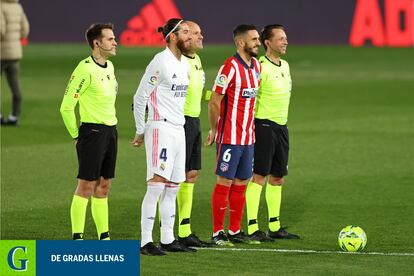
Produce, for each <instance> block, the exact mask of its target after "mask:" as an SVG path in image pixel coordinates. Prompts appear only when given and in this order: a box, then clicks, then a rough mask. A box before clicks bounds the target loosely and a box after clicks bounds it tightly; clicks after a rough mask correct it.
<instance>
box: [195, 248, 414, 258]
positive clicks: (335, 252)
mask: <svg viewBox="0 0 414 276" xmlns="http://www.w3.org/2000/svg"><path fill="white" fill-rule="evenodd" d="M197 249H198V250H215V251H252V252H278V253H316V254H352V255H379V256H400V257H402V256H406V257H407V256H408V257H414V253H398V252H343V251H328V250H306V249H270V248H257V249H252V248H217V247H213V248H197Z"/></svg>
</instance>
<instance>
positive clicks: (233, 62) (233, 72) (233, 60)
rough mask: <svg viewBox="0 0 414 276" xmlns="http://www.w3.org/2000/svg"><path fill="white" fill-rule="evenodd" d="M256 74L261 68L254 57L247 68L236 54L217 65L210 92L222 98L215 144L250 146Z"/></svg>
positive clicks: (252, 134) (252, 135)
mask: <svg viewBox="0 0 414 276" xmlns="http://www.w3.org/2000/svg"><path fill="white" fill-rule="evenodd" d="M260 71H261V66H260V63H259V61H258V60H257V59H256V58H252V62H251V66H248V65H247V64H246V63H245V62H244V61H243V59H242V58H241V57H240V55H239V54H236V55H234V56H232V57H230V58H228V59H227V60H226V61H225V62H224V64H223V65H222V66H221V68H220V70H219V72H218V74H217V78H216V81H215V83H214V86H213V91H214V92H216V93H218V94H221V95H224V98H223V100H222V101H221V107H220V117H219V119H218V127H217V133H216V139H215V142H216V143H219V144H231V145H251V144H254V142H255V140H256V139H255V135H254V112H255V107H256V95H257V91H258V90H259V83H260Z"/></svg>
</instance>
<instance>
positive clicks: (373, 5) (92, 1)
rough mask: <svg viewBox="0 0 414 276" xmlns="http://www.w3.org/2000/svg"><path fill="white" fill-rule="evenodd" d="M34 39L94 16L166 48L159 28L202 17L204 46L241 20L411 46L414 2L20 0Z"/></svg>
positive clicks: (297, 39) (298, 33) (121, 36)
mask: <svg viewBox="0 0 414 276" xmlns="http://www.w3.org/2000/svg"><path fill="white" fill-rule="evenodd" d="M22 5H23V6H24V8H25V10H26V13H27V15H28V17H29V20H30V22H31V34H30V38H29V39H30V41H33V42H80V41H83V39H84V37H83V32H84V30H85V29H86V28H87V27H88V26H89V24H90V23H92V22H96V21H103V22H113V23H114V24H115V27H116V33H117V36H118V40H119V41H120V42H121V44H123V45H129V46H134V45H147V46H153V45H162V43H163V42H162V38H161V37H160V35H159V34H157V33H156V32H155V29H156V27H158V26H160V25H162V24H163V23H164V22H165V21H166V20H167V19H169V18H172V17H183V18H186V19H191V20H194V21H197V22H198V23H199V24H200V26H201V27H202V29H203V32H204V37H205V42H206V43H231V42H232V39H231V32H232V29H233V28H234V27H235V26H236V25H238V24H241V23H245V24H255V25H256V26H257V27H258V28H262V27H263V26H264V25H266V24H271V23H279V24H283V25H285V26H286V29H287V31H288V34H289V41H290V42H291V43H294V44H350V45H352V46H364V45H373V46H379V47H381V46H396V47H412V46H413V44H414V30H413V25H414V19H413V13H414V0H335V1H332V0H313V1H306V0H258V1H251V0H228V1H223V0H209V1H195V0H147V1H142V0H141V1H140V0H123V1H113V0H88V1H82V0H72V1H48V0H36V1H29V0H22Z"/></svg>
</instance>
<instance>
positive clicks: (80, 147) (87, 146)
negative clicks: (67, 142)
mask: <svg viewBox="0 0 414 276" xmlns="http://www.w3.org/2000/svg"><path fill="white" fill-rule="evenodd" d="M76 151H77V154H78V162H79V172H78V178H79V179H84V180H88V181H93V180H98V179H99V178H100V177H101V176H102V177H103V178H105V179H110V178H114V176H115V163H116V155H117V151H118V132H117V130H116V126H106V125H101V124H90V123H82V125H81V126H80V128H79V137H78V142H77V143H76Z"/></svg>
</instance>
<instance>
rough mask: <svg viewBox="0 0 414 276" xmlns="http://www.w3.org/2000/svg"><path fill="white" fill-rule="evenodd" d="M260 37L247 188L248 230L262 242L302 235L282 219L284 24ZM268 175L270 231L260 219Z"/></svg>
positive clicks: (286, 80)
mask: <svg viewBox="0 0 414 276" xmlns="http://www.w3.org/2000/svg"><path fill="white" fill-rule="evenodd" d="M260 40H261V43H262V45H263V46H264V48H265V50H266V54H265V55H264V56H262V57H260V59H259V60H260V63H261V65H262V72H261V74H260V88H259V92H258V96H257V103H256V114H255V133H256V144H255V152H254V168H253V177H252V180H251V181H250V182H249V184H248V186H247V190H246V208H247V220H248V228H247V230H248V234H249V237H250V238H252V239H254V240H258V241H261V242H270V241H273V240H274V239H298V238H299V236H298V235H296V234H292V233H289V232H287V231H286V229H285V228H283V227H281V225H280V219H279V215H280V204H281V198H282V184H283V182H284V179H283V177H284V176H285V175H287V173H288V153H289V133H288V128H287V125H286V123H287V119H288V109H289V101H290V95H291V90H292V79H291V77H290V70H289V64H288V63H287V61H285V60H283V59H281V58H280V57H281V56H282V55H284V54H286V48H287V45H288V41H287V36H286V33H285V31H284V28H283V26H282V25H277V24H274V25H268V26H266V27H264V29H263V30H262V32H261V35H260ZM269 139H270V141H269ZM266 179H267V185H266V202H267V209H268V213H269V231H268V233H267V235H266V234H265V233H264V232H262V231H260V230H259V226H258V223H257V213H258V210H259V203H260V194H261V191H262V187H263V186H264V184H265V183H266Z"/></svg>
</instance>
